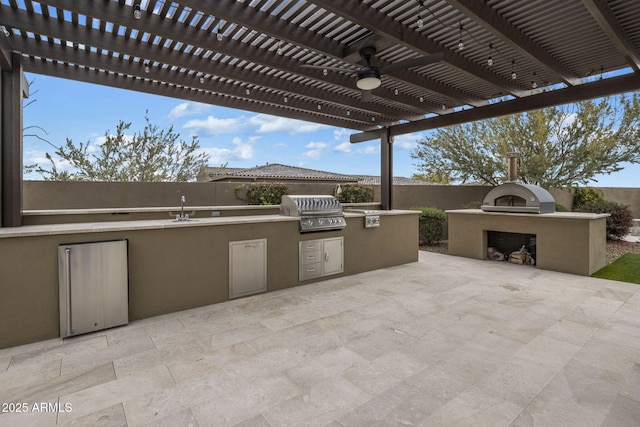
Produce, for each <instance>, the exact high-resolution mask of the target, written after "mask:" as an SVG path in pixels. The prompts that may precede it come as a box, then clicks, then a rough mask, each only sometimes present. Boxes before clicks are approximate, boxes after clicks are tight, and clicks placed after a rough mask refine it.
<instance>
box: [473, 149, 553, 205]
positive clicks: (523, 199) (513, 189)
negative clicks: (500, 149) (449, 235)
mask: <svg viewBox="0 0 640 427" xmlns="http://www.w3.org/2000/svg"><path fill="white" fill-rule="evenodd" d="M519 157H520V155H519V154H518V153H507V162H508V165H509V172H508V174H509V175H508V182H506V183H504V184H502V185H499V186H497V187H495V188H493V189H491V190H490V191H489V192H488V193H487V195H486V196H484V199H483V201H482V206H481V207H480V208H481V209H482V210H483V211H485V212H519V213H537V214H545V213H552V212H555V210H556V201H555V199H554V198H553V196H552V195H551V193H549V192H548V191H547V190H545V189H544V188H542V187H539V186H537V185H532V184H522V183H520V182H517V181H516V180H517V177H518V159H519Z"/></svg>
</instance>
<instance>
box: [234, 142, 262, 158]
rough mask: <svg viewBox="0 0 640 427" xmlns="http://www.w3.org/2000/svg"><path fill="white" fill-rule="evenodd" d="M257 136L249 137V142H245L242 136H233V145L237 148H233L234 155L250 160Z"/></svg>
mask: <svg viewBox="0 0 640 427" xmlns="http://www.w3.org/2000/svg"><path fill="white" fill-rule="evenodd" d="M256 139H257V138H251V139H249V142H243V141H242V140H241V139H240V138H238V137H235V138H233V145H234V146H235V148H234V149H233V157H235V158H238V159H242V160H249V159H251V158H252V157H253V141H255V140H256Z"/></svg>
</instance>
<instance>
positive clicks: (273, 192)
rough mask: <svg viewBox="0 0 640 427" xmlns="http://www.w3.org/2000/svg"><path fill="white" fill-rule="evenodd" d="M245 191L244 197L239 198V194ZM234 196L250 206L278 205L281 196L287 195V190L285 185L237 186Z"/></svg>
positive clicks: (257, 184)
mask: <svg viewBox="0 0 640 427" xmlns="http://www.w3.org/2000/svg"><path fill="white" fill-rule="evenodd" d="M245 190H246V193H245V197H242V196H240V193H241V192H242V191H245ZM235 194H236V198H238V199H240V200H243V201H245V202H247V203H249V204H250V205H279V204H280V202H281V201H282V196H284V195H285V194H289V189H288V188H287V186H286V185H285V184H279V183H273V184H272V183H268V182H256V183H252V184H248V185H247V184H242V185H239V186H237V187H236V189H235Z"/></svg>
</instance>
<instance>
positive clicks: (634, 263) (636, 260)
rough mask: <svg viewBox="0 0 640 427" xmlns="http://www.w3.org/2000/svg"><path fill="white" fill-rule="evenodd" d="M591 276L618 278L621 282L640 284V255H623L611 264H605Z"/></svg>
mask: <svg viewBox="0 0 640 427" xmlns="http://www.w3.org/2000/svg"><path fill="white" fill-rule="evenodd" d="M591 277H599V278H600V279H609V280H617V281H619V282H628V283H637V284H639V285H640V255H638V254H625V255H622V256H621V257H620V258H618V259H617V260H615V261H613V262H612V263H611V264H609V265H607V266H604V267H602V268H601V269H600V270H598V271H596V272H595V273H593V274H592V275H591Z"/></svg>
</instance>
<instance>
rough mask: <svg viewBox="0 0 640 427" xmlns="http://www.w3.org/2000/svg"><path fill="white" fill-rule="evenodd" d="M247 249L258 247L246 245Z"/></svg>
mask: <svg viewBox="0 0 640 427" xmlns="http://www.w3.org/2000/svg"><path fill="white" fill-rule="evenodd" d="M244 247H245V248H251V249H254V248H255V247H256V245H244Z"/></svg>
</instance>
